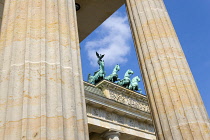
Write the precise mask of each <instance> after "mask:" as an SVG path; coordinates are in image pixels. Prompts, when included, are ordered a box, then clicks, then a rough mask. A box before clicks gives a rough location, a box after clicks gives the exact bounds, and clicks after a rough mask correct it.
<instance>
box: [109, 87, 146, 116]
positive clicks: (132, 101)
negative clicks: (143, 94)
mask: <svg viewBox="0 0 210 140" xmlns="http://www.w3.org/2000/svg"><path fill="white" fill-rule="evenodd" d="M109 93H110V99H112V100H115V101H117V102H120V103H123V104H126V105H128V106H131V107H133V108H136V109H139V110H142V111H144V112H147V113H150V110H149V106H148V105H147V104H145V103H144V102H142V101H141V100H140V99H138V98H132V97H131V96H128V95H124V94H122V93H119V92H117V91H113V90H111V89H110V90H109Z"/></svg>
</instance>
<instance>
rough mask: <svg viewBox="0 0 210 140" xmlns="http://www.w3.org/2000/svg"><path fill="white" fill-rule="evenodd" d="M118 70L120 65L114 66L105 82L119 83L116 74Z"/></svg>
mask: <svg viewBox="0 0 210 140" xmlns="http://www.w3.org/2000/svg"><path fill="white" fill-rule="evenodd" d="M119 70H120V65H118V64H117V65H116V66H115V67H114V69H113V72H112V74H110V75H109V76H107V77H105V79H106V80H108V81H111V82H116V81H119V80H120V79H119V78H118V74H117V72H118V71H119Z"/></svg>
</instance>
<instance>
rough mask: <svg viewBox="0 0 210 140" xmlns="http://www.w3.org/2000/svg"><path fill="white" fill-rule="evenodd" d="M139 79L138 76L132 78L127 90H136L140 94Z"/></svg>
mask: <svg viewBox="0 0 210 140" xmlns="http://www.w3.org/2000/svg"><path fill="white" fill-rule="evenodd" d="M140 81H141V80H140V78H139V77H138V76H136V77H134V78H133V79H132V80H131V83H130V85H129V87H128V88H129V89H130V90H134V91H135V90H136V91H140V93H142V91H141V89H140V88H139V86H138V83H139V82H140Z"/></svg>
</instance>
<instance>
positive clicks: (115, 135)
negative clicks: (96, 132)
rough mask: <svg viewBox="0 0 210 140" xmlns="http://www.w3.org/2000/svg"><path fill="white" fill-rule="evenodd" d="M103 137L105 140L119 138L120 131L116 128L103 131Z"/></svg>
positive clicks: (117, 139)
mask: <svg viewBox="0 0 210 140" xmlns="http://www.w3.org/2000/svg"><path fill="white" fill-rule="evenodd" d="M101 137H102V138H105V140H119V139H120V132H118V131H116V130H108V131H106V132H104V133H103V134H102V136H101Z"/></svg>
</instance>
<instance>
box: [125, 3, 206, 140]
mask: <svg viewBox="0 0 210 140" xmlns="http://www.w3.org/2000/svg"><path fill="white" fill-rule="evenodd" d="M126 4H127V9H128V14H129V16H130V17H129V18H130V23H131V26H132V30H133V36H134V40H135V44H136V50H137V53H138V58H139V62H140V65H141V68H142V74H143V77H144V78H145V79H144V81H145V83H146V84H145V85H146V89H147V91H148V97H149V99H150V105H151V108H152V109H151V110H152V112H153V116H154V119H155V120H154V122H155V125H156V129H158V130H157V134H158V137H159V139H186V138H188V139H209V137H210V136H209V128H208V127H209V124H208V120H207V119H206V118H208V116H207V113H206V112H205V108H204V106H203V103H202V99H201V97H200V95H199V92H198V90H197V87H196V85H195V82H194V79H193V76H192V74H191V72H190V69H189V66H188V64H187V61H186V59H185V56H184V53H183V52H182V49H181V46H180V44H179V41H178V38H177V36H176V33H175V31H174V29H173V25H172V24H171V23H170V18H169V16H168V15H167V11H166V9H165V8H164V3H163V1H162V0H134V1H133V0H127V1H126ZM150 89H151V90H150ZM196 98H198V101H197V100H196ZM156 113H158V115H156Z"/></svg>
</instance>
